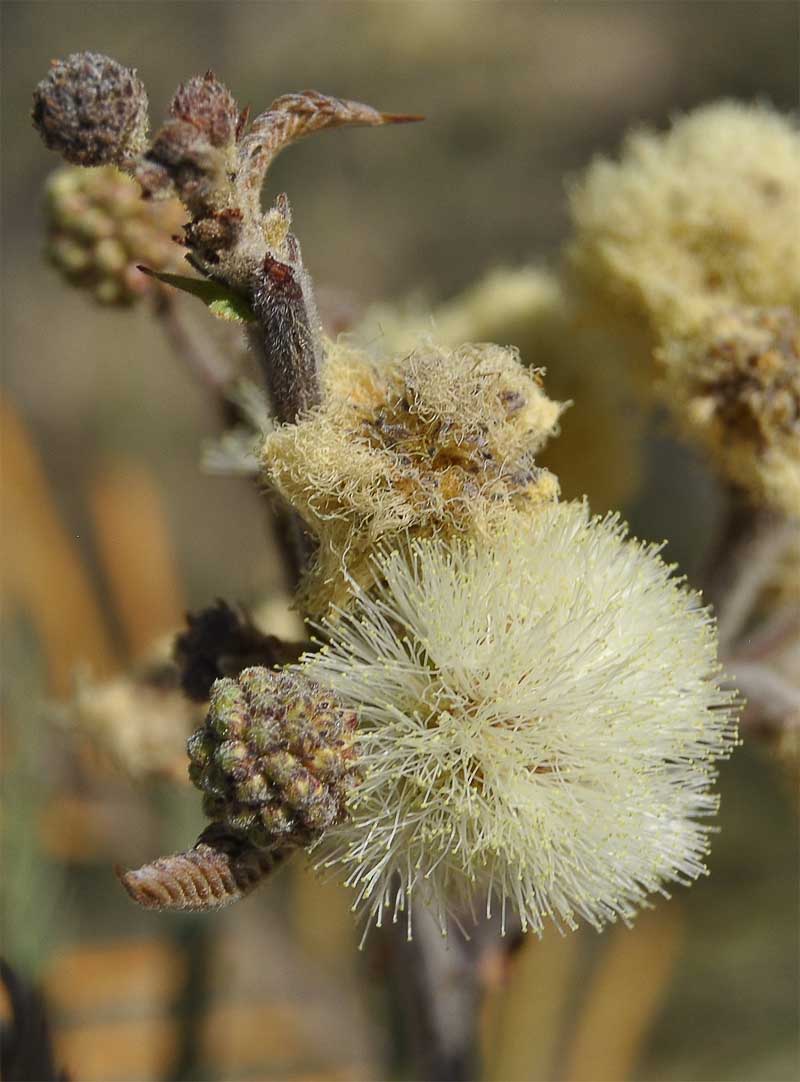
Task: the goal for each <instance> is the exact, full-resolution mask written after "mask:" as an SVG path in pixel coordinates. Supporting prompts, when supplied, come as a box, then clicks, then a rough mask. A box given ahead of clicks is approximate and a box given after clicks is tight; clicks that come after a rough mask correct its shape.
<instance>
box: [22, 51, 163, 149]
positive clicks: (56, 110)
mask: <svg viewBox="0 0 800 1082" xmlns="http://www.w3.org/2000/svg"><path fill="white" fill-rule="evenodd" d="M32 116H33V123H34V126H35V127H36V128H37V130H38V131H39V134H40V135H41V137H42V139H43V140H44V142H45V144H46V146H48V147H49V148H50V149H51V150H57V151H59V152H60V153H61V154H62V155H63V156H64V158H66V160H67V161H68V162H72V163H73V164H74V165H125V166H127V167H131V165H132V162H133V161H134V160H135V159H136V158H137V157H138V156H139V155H140V154H141V153H142V152H143V150H144V148H145V141H146V135H147V94H146V92H145V89H144V86H143V84H142V82H141V81H140V79H139V78H138V77H137V75H136V72H135V71H134V70H133V69H132V68H126V67H124V66H123V65H122V64H120V63H118V62H117V61H116V60H112V59H111V58H110V57H108V56H103V55H102V54H101V53H73V54H72V55H71V56H68V57H67V59H66V60H56V61H53V64H52V66H51V68H50V71H49V73H48V75H47V78H45V79H43V80H42V81H41V82H40V83H39V85H38V86H37V87H36V90H35V91H34V94H33V113H32Z"/></svg>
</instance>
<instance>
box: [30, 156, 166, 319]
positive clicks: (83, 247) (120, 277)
mask: <svg viewBox="0 0 800 1082" xmlns="http://www.w3.org/2000/svg"><path fill="white" fill-rule="evenodd" d="M45 214H46V228H47V255H48V257H49V259H50V261H51V262H52V263H53V264H54V266H56V267H57V268H58V270H59V271H60V272H61V273H62V274H63V275H64V277H65V278H66V279H67V280H68V281H69V282H71V283H72V284H73V285H76V286H78V287H79V288H81V289H85V290H88V291H89V292H90V293H91V294H92V295H93V297H94V298H95V300H97V301H99V302H100V303H101V304H129V303H131V302H133V301H135V300H137V299H138V298H139V297H142V296H144V295H145V294H147V293H149V292H151V291H152V290H153V289H154V288H157V287H156V285H155V283H154V281H153V279H151V278H147V277H146V276H145V275H143V274H142V273H141V271H139V270H138V269H137V265H138V264H144V265H145V266H146V267H147V268H148V269H150V270H154V271H167V272H173V273H178V272H179V271H181V270H182V269H183V268H184V261H183V250H182V249H181V248H180V247H179V246H178V245H177V244H176V243H175V234H176V233H178V231H179V230H180V228H181V226H182V224H183V222H184V221H185V219H186V211H185V209H184V208H183V206H182V205H181V204H180V203H179V202H178V200H177V199H167V200H164V201H160V202H157V203H155V202H144V201H143V200H142V198H141V189H140V188H139V185H138V184H137V183H136V181H135V180H131V178H130V177H128V176H126V175H125V174H124V173H121V172H120V171H119V170H118V169H116V168H114V167H113V166H100V167H99V168H96V169H79V168H75V167H70V166H67V167H64V168H62V169H58V170H57V171H56V172H55V173H53V175H52V176H51V177H50V178H49V180H48V182H47V187H46V189H45Z"/></svg>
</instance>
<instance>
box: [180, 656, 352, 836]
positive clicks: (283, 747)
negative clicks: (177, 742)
mask: <svg viewBox="0 0 800 1082" xmlns="http://www.w3.org/2000/svg"><path fill="white" fill-rule="evenodd" d="M355 724H356V717H355V714H354V713H353V712H352V711H351V710H349V709H347V708H345V707H343V706H341V704H340V703H339V702H338V701H337V700H336V699H335V698H334V697H333V695H332V694H331V693H330V692H329V691H327V689H325V688H323V687H321V686H320V685H319V684H318V683H316V682H315V681H312V680H309V679H307V678H306V677H304V676H302V675H300V674H290V673H277V672H274V671H271V670H270V669H265V668H261V667H254V668H250V669H245V670H244V671H243V672H242V673H240V674H239V677H238V678H237V679H236V680H232V679H229V678H227V677H223V678H222V679H220V680H217V681H216V682H215V683H214V686H213V687H212V690H211V704H210V708H209V712H208V716H207V718H206V721H205V724H204V725H203V726H201V728H199V729H197V730H196V731H195V732H194V733H193V734H192V736H191V737H190V738H189V744H188V751H189V760H190V767H189V776H190V778H191V780H192V781H193V782H194V784H195V785H196V786H197V788H198V789H200V790H201V791H202V792H203V793H205V800H204V809H205V812H206V814H207V815H208V816H209V818H211V819H213V820H215V821H216V822H219V823H223V824H224V825H225V826H226V827H228V828H229V829H232V830H234V831H236V832H237V833H239V834H241V835H243V836H244V837H246V838H247V839H248V840H249V841H250V842H251V843H252V844H253V845H256V846H265V847H266V846H269V845H274V844H280V845H306V844H308V843H309V842H311V841H313V840H314V838H316V837H317V836H318V835H319V834H320V833H321V832H322V831H323V830H325V829H326V827H330V826H332V825H333V824H334V823H338V822H341V821H342V820H343V819H344V818H345V815H346V802H347V794H348V789H349V787H350V786H351V785H352V782H353V779H354V777H355V771H354V763H353V754H354V753H353V730H354V729H355Z"/></svg>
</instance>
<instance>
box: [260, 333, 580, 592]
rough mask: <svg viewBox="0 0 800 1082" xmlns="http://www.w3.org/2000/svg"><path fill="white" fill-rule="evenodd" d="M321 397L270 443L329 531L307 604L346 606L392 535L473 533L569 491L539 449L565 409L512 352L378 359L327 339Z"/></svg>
mask: <svg viewBox="0 0 800 1082" xmlns="http://www.w3.org/2000/svg"><path fill="white" fill-rule="evenodd" d="M325 375H326V380H327V393H326V396H325V398H324V401H323V403H322V405H321V406H320V407H319V408H318V409H316V410H313V411H311V412H309V413H308V414H307V415H306V416H305V417H304V418H302V419H301V420H300V421H299V422H298V423H297V424H295V425H286V426H284V427H283V428H280V429H278V430H277V431H275V432H273V433H272V434H270V435H269V436H268V437H267V439H266V440H265V443H264V452H263V461H264V468H265V473H266V477H267V479H268V480H269V481H270V483H272V484H273V485H275V487H276V488H277V489H278V491H279V492H281V494H282V495H283V496H284V497H285V498H286V499H287V500H288V502H289V503H290V504H291V505H292V506H293V507H294V508H295V510H296V511H298V512H299V514H300V515H301V516H302V517H303V519H304V520H305V521H306V522H307V523H308V525H309V526H310V528H311V529H312V530H313V531H314V533H315V534H316V535H317V536H318V537H319V540H320V553H319V560H318V564H317V566H316V567H315V568H314V570H313V571H312V573H311V575H310V577H309V579H308V581H307V583H306V589H305V591H304V598H305V604H306V607H307V609H308V611H310V612H316V613H319V612H323V611H325V609H326V608H327V607H328V605H330V604H341V605H344V604H346V603H347V598H348V596H349V589H350V588H349V585H348V576H349V577H350V578H351V579H354V580H356V581H358V582H361V583H366V582H368V581H369V579H370V575H371V573H372V572H371V565H370V553H371V552H372V550H373V549H374V546H375V545H376V544H378V543H379V542H381V541H386V540H390V539H392V538H394V539H399V538H400V537H401V536H403V535H406V534H409V535H413V536H430V535H439V534H442V535H452V534H462V533H474V532H476V531H478V532H479V531H480V530H481V529H483V528H484V527H488V526H489V524H490V522H491V520H492V518H493V516H494V514H495V512H497V511H499V510H501V509H502V508H504V507H508V506H513V507H514V508H516V509H518V510H519V511H520V512H523V513H524V512H526V511H530V510H532V509H534V508H535V507H537V506H539V505H540V504H541V503H542V502H543V501H544V502H547V501H551V500H554V499H556V498H557V496H558V482H557V480H556V478H555V477H554V476H553V474H551V473H549V472H548V471H547V470H544V469H542V468H541V467H539V466H537V464H536V462H535V455H536V453H537V452H538V450H539V449H540V448H541V447H542V445H543V444H544V443H545V442H546V440H547V439H548V438H549V437H550V436H551V435H553V434H554V433H555V431H556V430H557V424H558V418H559V415H560V413H561V410H562V406H561V405H560V404H559V403H557V402H553V401H551V400H550V399H549V398H548V397H547V396H546V394H545V393H544V391H543V390H542V387H541V380H540V378H539V375H538V374H537V373H536V372H532V371H530V370H528V369H525V368H523V366H522V365H521V364H520V362H519V358H518V356H517V353H516V351H515V350H513V349H503V348H501V347H500V346H494V345H488V344H478V345H462V346H459V347H457V348H455V349H449V348H447V349H446V348H444V347H441V346H436V345H434V344H433V343H431V342H428V343H427V344H422V345H420V346H419V348H417V349H416V350H414V351H413V352H411V353H410V354H407V355H406V356H401V357H399V358H396V359H394V360H391V361H388V360H387V361H385V362H373V361H370V360H369V359H368V358H367V357H366V356H365V355H364V354H363V353H360V352H359V351H357V350H355V349H352V348H349V347H347V346H343V345H341V344H339V345H337V346H333V347H331V349H330V353H329V358H328V364H327V367H326V370H325Z"/></svg>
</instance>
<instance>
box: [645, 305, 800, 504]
mask: <svg viewBox="0 0 800 1082" xmlns="http://www.w3.org/2000/svg"><path fill="white" fill-rule="evenodd" d="M656 356H657V359H658V361H659V363H660V367H661V369H662V372H663V384H662V387H661V390H662V394H663V397H664V399H665V401H666V402H667V404H668V405H669V407H670V409H671V410H672V412H673V414H674V415H675V417H676V419H677V420H678V423H679V424H680V425H681V427H682V428H683V430H684V431H685V432H686V433H687V435H689V437H690V438H691V439H693V440H695V441H696V442H698V443H700V445H701V446H703V447H705V448H706V449H707V450H708V452H709V453H710V454H711V456H712V457H713V459H714V460H715V461H716V463H717V464H718V465H719V467H720V469H721V470H722V472H723V473H725V474H726V475H727V476H728V478H729V479H730V480H732V481H733V482H735V483H736V484H738V485H741V486H742V487H743V488H744V489H745V490H747V491H748V492H749V493H750V495H751V497H752V498H753V499H754V500H756V501H758V502H764V503H767V504H769V505H771V506H773V507H775V508H776V509H778V510H782V511H784V512H785V513H787V514H789V515H793V516H795V517H798V518H800V318H798V316H797V315H796V314H795V313H794V312H792V311H791V310H790V309H788V308H730V309H725V310H721V311H718V312H716V313H715V314H714V315H713V316H712V317H710V318H709V319H708V320H707V321H706V322H705V323H704V324H702V325H701V326H700V327H698V328H697V330H696V331H695V332H694V333H693V334H692V335H690V336H688V337H686V338H673V339H670V340H669V341H667V342H666V344H665V345H664V346H663V347H662V348H660V349H659V350H658V351H657V354H656Z"/></svg>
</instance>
